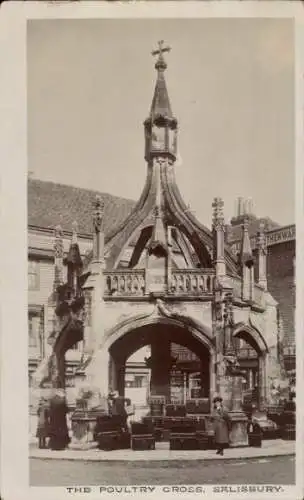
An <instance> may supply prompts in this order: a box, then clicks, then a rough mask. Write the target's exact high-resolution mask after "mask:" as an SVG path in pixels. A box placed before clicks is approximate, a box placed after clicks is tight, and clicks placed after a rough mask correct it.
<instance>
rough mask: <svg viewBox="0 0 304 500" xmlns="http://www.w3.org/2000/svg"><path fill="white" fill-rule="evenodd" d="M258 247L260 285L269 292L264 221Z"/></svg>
mask: <svg viewBox="0 0 304 500" xmlns="http://www.w3.org/2000/svg"><path fill="white" fill-rule="evenodd" d="M256 247H257V251H258V252H257V253H258V266H257V267H258V269H257V271H258V283H259V285H260V286H262V287H263V288H264V289H265V290H267V245H266V235H265V224H264V221H261V222H260V226H259V230H258V233H257V236H256Z"/></svg>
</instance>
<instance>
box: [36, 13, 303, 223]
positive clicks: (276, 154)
mask: <svg viewBox="0 0 304 500" xmlns="http://www.w3.org/2000/svg"><path fill="white" fill-rule="evenodd" d="M159 39H165V41H166V42H167V43H169V44H170V46H171V48H172V50H171V52H170V53H169V54H166V60H167V63H168V69H167V71H166V79H167V85H168V90H169V95H170V99H171V105H172V109H173V112H174V114H175V116H176V117H177V119H178V121H179V151H180V156H181V164H179V165H177V166H176V176H177V181H178V184H179V187H180V190H181V192H182V195H183V197H184V199H185V201H186V203H189V204H190V206H191V208H192V209H193V210H194V211H195V213H196V215H197V217H198V218H199V219H200V220H201V221H202V222H203V223H205V224H206V225H208V226H210V224H211V203H212V199H213V197H214V196H222V197H223V199H224V202H225V215H226V218H227V219H229V218H230V217H231V216H233V215H234V211H235V208H234V206H235V199H236V197H238V196H245V197H247V196H248V197H252V198H253V204H254V209H255V212H256V214H257V215H259V216H266V215H268V216H270V217H271V218H273V219H274V220H276V221H277V222H279V223H281V224H289V223H293V222H294V168H295V165H294V109H293V103H294V81H293V71H294V60H293V54H294V47H293V26H292V23H291V21H288V20H283V19H282V20H280V19H277V20H271V19H196V20H191V19H189V20H160V19H155V20H45V21H31V22H30V23H29V25H28V154H29V156H28V160H29V162H28V167H29V170H30V171H32V172H33V174H34V177H36V178H40V179H45V180H52V181H55V182H61V183H64V184H73V185H76V186H81V187H84V188H93V189H98V190H100V191H102V192H109V193H112V194H115V195H119V196H124V197H127V198H131V199H134V200H136V199H138V197H139V195H140V193H141V190H142V187H143V184H144V180H145V175H146V165H145V161H144V133H143V121H144V119H145V118H146V117H147V116H148V111H149V108H150V105H151V100H152V95H153V90H154V84H155V77H156V73H155V70H154V60H153V57H152V55H151V51H152V50H153V49H154V48H155V47H156V43H157V41H158V40H159Z"/></svg>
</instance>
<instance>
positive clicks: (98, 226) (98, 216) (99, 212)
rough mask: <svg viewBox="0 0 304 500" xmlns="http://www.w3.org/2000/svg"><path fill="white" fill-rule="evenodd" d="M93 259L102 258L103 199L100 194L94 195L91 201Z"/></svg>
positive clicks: (98, 259)
mask: <svg viewBox="0 0 304 500" xmlns="http://www.w3.org/2000/svg"><path fill="white" fill-rule="evenodd" d="M92 218H93V228H94V234H93V260H94V261H96V262H99V261H100V260H101V261H103V259H104V255H103V254H104V233H103V222H104V201H103V200H102V199H101V197H100V196H98V195H97V196H96V198H95V200H94V202H93V217H92Z"/></svg>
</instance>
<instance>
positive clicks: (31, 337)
mask: <svg viewBox="0 0 304 500" xmlns="http://www.w3.org/2000/svg"><path fill="white" fill-rule="evenodd" d="M29 307H30V308H29V311H28V345H29V347H30V348H31V350H32V351H33V350H34V351H35V353H36V354H38V355H39V356H43V355H44V346H43V338H44V337H43V325H44V311H43V308H42V307H41V306H33V305H31V306H29Z"/></svg>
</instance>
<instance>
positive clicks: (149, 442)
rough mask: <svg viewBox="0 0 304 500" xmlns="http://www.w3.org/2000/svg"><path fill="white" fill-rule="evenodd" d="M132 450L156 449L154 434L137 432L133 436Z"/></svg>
mask: <svg viewBox="0 0 304 500" xmlns="http://www.w3.org/2000/svg"><path fill="white" fill-rule="evenodd" d="M131 448H132V450H137V451H139V450H155V438H154V436H153V434H136V435H132V436H131Z"/></svg>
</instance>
